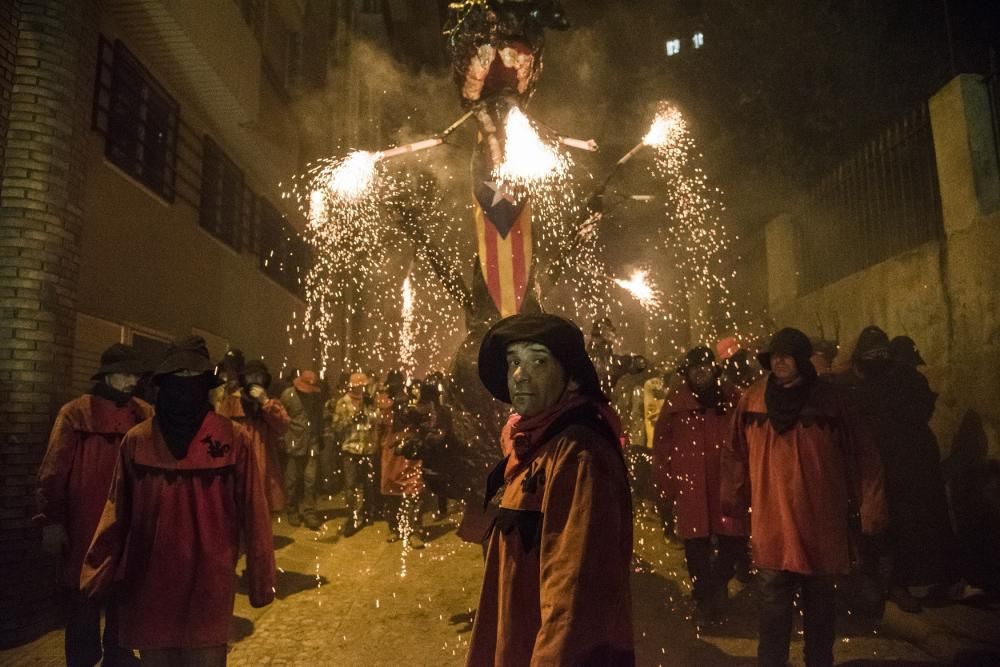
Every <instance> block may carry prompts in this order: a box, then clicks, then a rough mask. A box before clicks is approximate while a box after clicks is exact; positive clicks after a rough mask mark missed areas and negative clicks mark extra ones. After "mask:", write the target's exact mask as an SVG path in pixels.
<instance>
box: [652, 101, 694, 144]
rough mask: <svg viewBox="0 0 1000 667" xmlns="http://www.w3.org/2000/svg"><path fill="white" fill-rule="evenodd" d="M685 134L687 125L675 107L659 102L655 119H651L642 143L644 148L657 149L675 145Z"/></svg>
mask: <svg viewBox="0 0 1000 667" xmlns="http://www.w3.org/2000/svg"><path fill="white" fill-rule="evenodd" d="M686 132H687V124H686V123H685V122H684V117H683V116H682V115H681V112H680V111H679V110H678V109H677V107H675V106H673V105H671V104H667V103H664V102H661V103H660V105H659V109H658V111H657V113H656V118H654V119H653V124H652V125H651V126H650V128H649V132H647V133H646V136H645V137H643V138H642V143H643V145H645V146H652V147H653V148H659V147H662V146H666V145H668V144H670V143H676V142H677V141H678V140H679V139H680V138H681V136H683V135H684V134H686Z"/></svg>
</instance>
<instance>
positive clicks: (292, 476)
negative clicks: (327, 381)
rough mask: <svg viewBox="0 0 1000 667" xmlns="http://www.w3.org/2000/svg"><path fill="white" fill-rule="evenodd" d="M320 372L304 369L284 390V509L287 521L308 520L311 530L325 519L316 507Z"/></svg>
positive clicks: (320, 430)
mask: <svg viewBox="0 0 1000 667" xmlns="http://www.w3.org/2000/svg"><path fill="white" fill-rule="evenodd" d="M321 392H322V386H321V384H320V381H319V376H318V375H317V374H316V372H315V371H310V370H304V371H300V372H299V374H298V375H297V376H296V377H295V379H294V380H292V386H290V387H288V388H286V389H285V391H284V392H283V393H282V394H281V404H282V405H283V406H285V410H286V411H287V412H288V419H289V424H288V430H287V431H285V434H284V436H283V437H282V440H281V442H282V445H283V449H284V451H285V454H286V455H287V459H286V461H285V500H286V506H285V511H286V515H287V517H288V523H289V524H290V525H291V526H293V527H296V526H299V525H301V524H302V522H303V521H305V524H306V527H307V528H309V529H310V530H319V529H320V528H321V527H322V526H323V520H322V518H321V517H320V515H319V513H318V512H317V511H316V484H317V481H318V480H317V476H318V470H317V468H318V464H319V450H320V446H321V444H322V435H323V396H322V393H321Z"/></svg>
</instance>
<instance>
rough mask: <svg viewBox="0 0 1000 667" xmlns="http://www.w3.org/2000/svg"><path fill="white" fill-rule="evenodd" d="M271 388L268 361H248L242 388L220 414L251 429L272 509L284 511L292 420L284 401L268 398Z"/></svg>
mask: <svg viewBox="0 0 1000 667" xmlns="http://www.w3.org/2000/svg"><path fill="white" fill-rule="evenodd" d="M270 385H271V372H270V371H269V370H268V369H267V366H266V365H265V364H264V362H263V361H261V360H259V359H253V360H251V361H248V362H247V363H246V364H245V365H244V366H243V371H242V372H241V373H240V375H239V389H237V390H236V391H234V392H232V393H231V394H229V397H228V398H227V399H226V400H224V401H222V402H221V403H220V404H219V405H218V406H217V407H216V412H218V413H219V414H221V415H222V416H223V417H229V418H230V419H232V420H233V421H235V422H237V423H238V424H240V425H241V426H243V427H244V428H245V429H246V430H247V433H248V434H249V435H250V442H251V443H252V445H253V452H254V458H255V460H256V461H257V471H258V473H259V474H260V478H261V485H262V488H263V489H264V493H265V495H266V496H267V505H268V508H269V509H270V510H271V512H280V511H281V510H283V509H284V508H285V489H284V473H283V469H282V467H281V458H280V448H281V437H282V436H283V435H284V434H285V432H286V431H287V430H288V422H289V418H288V412H287V411H286V410H285V406H284V405H282V404H281V401H279V400H278V399H276V398H272V397H270V396H269V395H268V393H267V389H268V387H269V386H270Z"/></svg>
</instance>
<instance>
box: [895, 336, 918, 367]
mask: <svg viewBox="0 0 1000 667" xmlns="http://www.w3.org/2000/svg"><path fill="white" fill-rule="evenodd" d="M887 349H888V352H889V359H891V360H892V363H893V364H895V365H897V366H909V367H911V368H919V367H921V366H926V365H927V362H926V361H924V358H923V356H921V354H920V350H918V349H917V343H916V341H914V340H913V339H912V338H910V337H909V336H896V337H895V338H893V339H892V340H890V341H889V347H888V348H887Z"/></svg>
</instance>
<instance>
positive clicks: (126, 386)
mask: <svg viewBox="0 0 1000 667" xmlns="http://www.w3.org/2000/svg"><path fill="white" fill-rule="evenodd" d="M104 381H105V382H107V383H108V385H109V386H110V387H111V388H112V389H114V390H115V391H120V392H122V393H123V394H131V393H132V392H133V391H135V386H136V385H137V384H138V383H139V376H138V375H133V374H132V373H109V374H108V375H106V376H105V380H104Z"/></svg>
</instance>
